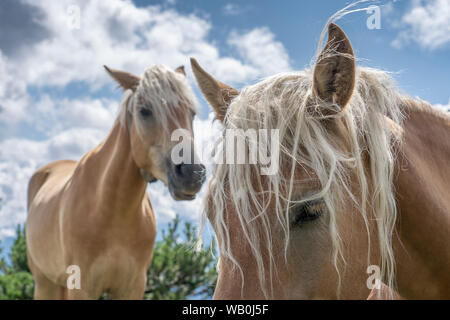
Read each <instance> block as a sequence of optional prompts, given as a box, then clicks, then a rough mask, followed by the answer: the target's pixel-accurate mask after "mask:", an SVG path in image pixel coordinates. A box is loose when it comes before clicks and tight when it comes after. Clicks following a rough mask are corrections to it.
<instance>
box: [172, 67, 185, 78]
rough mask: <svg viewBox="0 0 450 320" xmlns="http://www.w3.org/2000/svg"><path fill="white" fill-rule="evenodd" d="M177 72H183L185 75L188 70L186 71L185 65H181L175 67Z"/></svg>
mask: <svg viewBox="0 0 450 320" xmlns="http://www.w3.org/2000/svg"><path fill="white" fill-rule="evenodd" d="M175 72H178V73H181V74H182V75H183V76H186V72H185V71H184V66H179V67H178V68H176V69H175Z"/></svg>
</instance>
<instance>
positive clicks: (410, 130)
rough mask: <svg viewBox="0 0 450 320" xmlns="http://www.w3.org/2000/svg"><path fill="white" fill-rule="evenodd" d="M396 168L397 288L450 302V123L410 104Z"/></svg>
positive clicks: (412, 295) (411, 295) (409, 294)
mask: <svg viewBox="0 0 450 320" xmlns="http://www.w3.org/2000/svg"><path fill="white" fill-rule="evenodd" d="M405 110H406V119H405V121H404V123H403V137H402V144H401V150H400V151H401V152H400V153H399V157H398V160H397V163H396V171H397V172H396V176H395V181H394V183H395V189H396V194H397V207H398V213H399V217H398V224H397V228H396V234H397V236H394V250H395V254H396V260H397V283H398V288H399V291H400V294H401V295H402V296H403V297H405V298H427V297H428V298H440V297H441V298H442V297H447V298H449V296H450V289H449V287H448V284H449V283H450V276H449V275H450V274H449V273H448V270H450V250H448V244H449V241H450V236H449V230H450V198H449V196H448V192H449V190H450V167H449V162H448V161H449V159H450V134H449V133H450V120H449V118H447V117H446V116H444V115H442V114H439V113H437V112H436V111H434V110H431V108H430V107H429V106H426V105H420V103H419V102H413V101H408V106H407V107H406V109H405Z"/></svg>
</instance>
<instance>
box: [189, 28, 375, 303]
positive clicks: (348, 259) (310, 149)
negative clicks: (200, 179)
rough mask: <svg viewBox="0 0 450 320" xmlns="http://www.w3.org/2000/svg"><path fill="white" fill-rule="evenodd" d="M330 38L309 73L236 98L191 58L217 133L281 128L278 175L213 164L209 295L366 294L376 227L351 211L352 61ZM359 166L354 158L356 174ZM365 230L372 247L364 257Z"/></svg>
mask: <svg viewBox="0 0 450 320" xmlns="http://www.w3.org/2000/svg"><path fill="white" fill-rule="evenodd" d="M328 35H329V38H328V42H327V44H326V46H325V48H324V50H323V51H322V53H321V54H320V55H319V60H318V62H317V64H316V66H315V68H314V72H313V74H308V72H305V73H292V74H287V75H280V76H274V77H273V78H270V79H268V80H265V81H263V82H261V83H259V84H257V85H255V86H253V87H249V88H247V89H245V90H244V91H243V92H242V93H239V92H238V91H236V90H235V89H233V88H231V87H229V86H227V85H225V84H223V83H221V82H219V81H217V80H215V79H214V78H213V77H212V76H211V75H209V74H207V73H206V72H205V71H204V70H203V69H202V68H201V67H200V66H199V65H198V63H197V62H196V61H195V60H193V59H192V60H191V62H192V67H193V71H194V74H195V76H196V78H197V82H198V84H199V86H200V88H201V90H202V92H203V94H204V95H205V97H206V99H207V100H208V102H209V103H210V104H211V105H212V107H213V109H214V111H215V113H216V117H217V118H218V119H219V120H221V121H222V122H223V124H224V126H225V128H239V129H243V130H246V129H248V128H251V127H255V126H256V127H257V128H260V129H261V128H265V129H275V128H278V129H280V145H281V156H280V163H279V168H280V169H279V171H278V173H277V174H276V175H274V176H262V175H261V170H260V169H261V168H260V166H259V165H258V164H256V165H247V164H245V165H218V166H216V170H215V172H214V174H213V180H212V182H211V185H210V189H209V194H208V199H207V200H208V201H207V208H206V209H207V214H208V218H209V220H210V222H211V224H212V225H213V228H214V230H215V232H216V235H217V238H218V241H219V247H220V262H219V280H218V284H217V287H216V291H215V295H214V297H215V298H218V299H239V298H246V299H258V298H284V299H289V298H294V299H304V298H311V299H314V298H330V299H334V298H337V297H339V298H363V299H365V298H367V296H368V295H369V292H370V289H369V288H368V286H367V283H368V282H367V279H368V277H369V275H368V274H367V267H368V265H369V264H371V263H372V264H374V265H376V264H379V250H378V239H376V237H374V234H375V233H376V225H375V223H374V222H373V220H375V219H373V218H374V217H373V216H371V214H370V213H366V214H365V215H362V214H361V208H360V207H358V205H356V204H355V202H356V203H358V202H359V200H361V199H359V198H360V194H361V190H359V184H358V173H360V172H359V171H357V170H359V169H358V168H355V167H356V165H355V162H354V161H353V160H352V159H353V157H354V156H355V155H354V154H352V152H353V150H352V149H353V146H354V145H358V144H357V142H355V141H353V140H352V132H351V131H350V129H349V128H351V123H348V122H346V119H347V118H346V116H345V115H344V116H342V114H343V112H342V110H343V109H344V108H345V107H346V105H347V104H348V102H349V100H350V98H351V96H352V94H353V90H354V87H355V78H356V76H355V72H356V71H355V62H354V57H353V50H352V47H351V45H350V42H349V40H348V38H347V37H346V35H345V34H344V32H343V31H342V30H341V29H340V28H339V27H338V26H336V25H334V24H331V25H330V26H329V30H328ZM299 108H300V110H301V111H299ZM255 124H256V125H255ZM300 128H302V129H300ZM380 130H383V129H380ZM320 139H322V140H320ZM283 150H284V151H283ZM286 150H287V151H286ZM226 151H227V150H226V149H225V152H226ZM357 156H358V155H357ZM293 159H295V160H293ZM337 159H338V160H337ZM343 159H346V160H343ZM367 160H368V159H360V162H359V164H361V163H362V165H361V167H362V168H360V170H363V171H364V170H366V169H367V168H365V167H364V163H366V161H367ZM338 161H339V162H338ZM346 164H348V166H346ZM333 165H337V166H338V167H335V168H333ZM339 166H346V167H339ZM336 172H337V173H336ZM341 174H342V175H341ZM330 179H331V180H330ZM365 183H366V185H370V182H369V181H365ZM328 184H329V185H328ZM342 186H345V188H343V187H342ZM242 189H244V190H245V191H243V190H242ZM363 194H365V195H366V196H367V190H366V191H365V192H364V193H363ZM352 197H353V199H352ZM354 200H355V201H354ZM368 232H369V234H371V236H372V237H371V240H372V243H375V244H376V245H374V246H371V250H369V244H368ZM337 235H338V236H337ZM336 239H337V240H336ZM368 252H370V257H368V255H369V253H368ZM344 259H345V262H344ZM369 282H370V281H369Z"/></svg>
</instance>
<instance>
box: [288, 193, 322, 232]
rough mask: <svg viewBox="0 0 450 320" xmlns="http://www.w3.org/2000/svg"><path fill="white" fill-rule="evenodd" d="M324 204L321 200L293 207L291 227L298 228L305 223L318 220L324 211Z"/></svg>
mask: <svg viewBox="0 0 450 320" xmlns="http://www.w3.org/2000/svg"><path fill="white" fill-rule="evenodd" d="M325 209H326V205H325V202H324V201H323V200H321V199H319V200H312V201H308V202H305V203H301V204H299V205H296V206H294V207H293V208H292V209H291V210H292V211H291V212H292V227H298V226H301V225H303V224H304V223H306V222H310V221H314V220H316V219H318V218H319V217H320V216H321V215H322V214H323V213H324V211H325Z"/></svg>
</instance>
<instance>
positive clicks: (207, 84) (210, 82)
mask: <svg viewBox="0 0 450 320" xmlns="http://www.w3.org/2000/svg"><path fill="white" fill-rule="evenodd" d="M191 66H192V71H193V72H194V75H195V79H197V83H198V86H199V87H200V90H201V91H202V93H203V95H204V96H205V98H206V100H207V101H208V102H209V104H210V105H211V107H212V108H213V110H214V113H215V114H216V118H217V119H218V120H220V121H223V120H224V119H225V115H226V113H227V108H228V105H229V104H230V103H231V100H232V99H233V98H234V97H236V96H238V95H239V91H237V90H236V89H234V88H232V87H230V86H229V85H226V84H224V83H222V82H220V81H218V80H216V79H214V78H213V77H212V76H211V75H210V74H209V73H207V72H206V71H205V70H203V69H202V67H200V65H199V64H198V62H197V60H195V59H194V58H191Z"/></svg>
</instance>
